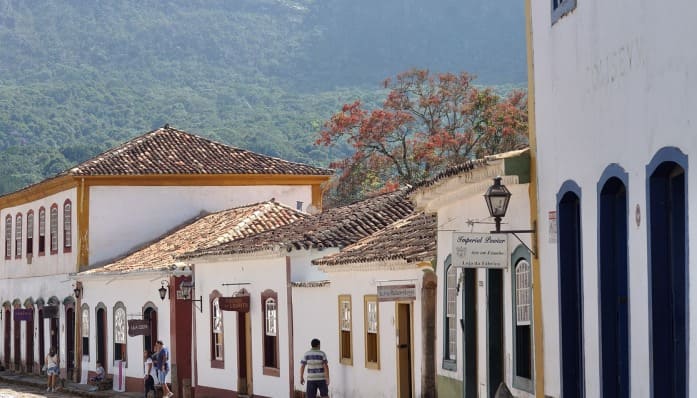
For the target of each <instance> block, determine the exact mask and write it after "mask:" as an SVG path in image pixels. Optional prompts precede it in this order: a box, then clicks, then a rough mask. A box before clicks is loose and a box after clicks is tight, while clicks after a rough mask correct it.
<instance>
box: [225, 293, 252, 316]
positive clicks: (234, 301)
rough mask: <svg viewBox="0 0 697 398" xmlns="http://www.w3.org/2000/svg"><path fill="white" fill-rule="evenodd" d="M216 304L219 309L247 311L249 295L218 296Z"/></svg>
mask: <svg viewBox="0 0 697 398" xmlns="http://www.w3.org/2000/svg"><path fill="white" fill-rule="evenodd" d="M218 305H220V310H221V311H237V312H249V296H236V297H220V298H218Z"/></svg>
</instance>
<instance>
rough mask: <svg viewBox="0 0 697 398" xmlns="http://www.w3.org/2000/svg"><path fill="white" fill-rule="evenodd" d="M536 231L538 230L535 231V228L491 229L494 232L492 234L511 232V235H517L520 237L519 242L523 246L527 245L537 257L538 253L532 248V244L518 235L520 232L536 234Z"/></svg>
mask: <svg viewBox="0 0 697 398" xmlns="http://www.w3.org/2000/svg"><path fill="white" fill-rule="evenodd" d="M535 232H537V231H535V230H534V229H509V230H503V231H501V230H496V231H491V232H490V233H492V234H511V235H513V236H515V238H516V239H518V242H520V243H521V244H522V245H523V246H525V248H526V249H528V251H529V252H530V253H532V255H533V256H535V257H537V253H535V251H534V250H532V249H531V248H530V246H528V245H527V244H526V243H525V242H523V240H522V239H520V237H519V236H518V234H534V233H535Z"/></svg>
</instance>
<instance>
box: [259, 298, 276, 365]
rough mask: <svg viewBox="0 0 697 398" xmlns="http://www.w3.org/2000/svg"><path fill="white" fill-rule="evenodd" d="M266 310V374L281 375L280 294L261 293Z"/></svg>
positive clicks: (262, 303)
mask: <svg viewBox="0 0 697 398" xmlns="http://www.w3.org/2000/svg"><path fill="white" fill-rule="evenodd" d="M261 305H262V308H263V311H264V339H263V342H264V346H263V349H264V370H263V371H264V374H265V375H269V376H280V371H279V367H280V366H279V360H278V294H277V293H276V292H274V291H273V290H265V291H264V292H263V293H262V294H261Z"/></svg>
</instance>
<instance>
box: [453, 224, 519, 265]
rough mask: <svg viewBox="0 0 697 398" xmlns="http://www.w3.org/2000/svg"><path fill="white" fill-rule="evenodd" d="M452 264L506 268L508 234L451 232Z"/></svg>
mask: <svg viewBox="0 0 697 398" xmlns="http://www.w3.org/2000/svg"><path fill="white" fill-rule="evenodd" d="M452 255H453V257H452V260H453V263H452V264H453V266H455V267H461V268H506V267H507V266H508V236H507V235H506V234H479V233H468V232H453V251H452Z"/></svg>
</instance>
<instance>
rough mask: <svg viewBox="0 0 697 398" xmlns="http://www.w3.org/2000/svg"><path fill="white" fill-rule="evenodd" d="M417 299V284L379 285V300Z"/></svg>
mask: <svg viewBox="0 0 697 398" xmlns="http://www.w3.org/2000/svg"><path fill="white" fill-rule="evenodd" d="M399 300H410V301H413V300H416V285H414V284H411V285H385V286H378V301H399Z"/></svg>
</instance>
